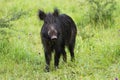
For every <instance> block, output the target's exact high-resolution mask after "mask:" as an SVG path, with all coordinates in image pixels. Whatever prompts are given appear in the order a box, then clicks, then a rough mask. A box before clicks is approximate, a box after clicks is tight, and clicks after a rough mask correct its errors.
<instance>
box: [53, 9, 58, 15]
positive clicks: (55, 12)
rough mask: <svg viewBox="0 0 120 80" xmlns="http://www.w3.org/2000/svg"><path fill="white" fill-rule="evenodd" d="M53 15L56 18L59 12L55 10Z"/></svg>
mask: <svg viewBox="0 0 120 80" xmlns="http://www.w3.org/2000/svg"><path fill="white" fill-rule="evenodd" d="M53 15H54V16H56V17H57V16H58V15H59V10H58V9H56V8H55V9H54V12H53Z"/></svg>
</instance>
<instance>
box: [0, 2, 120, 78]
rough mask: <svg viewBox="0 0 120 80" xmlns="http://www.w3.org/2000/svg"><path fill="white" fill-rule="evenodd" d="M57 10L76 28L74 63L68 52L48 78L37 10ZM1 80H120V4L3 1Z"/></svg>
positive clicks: (0, 52) (0, 56) (0, 55)
mask: <svg viewBox="0 0 120 80" xmlns="http://www.w3.org/2000/svg"><path fill="white" fill-rule="evenodd" d="M107 1H108V2H107ZM104 4H105V5H104ZM54 8H58V9H59V10H60V13H66V14H68V15H69V16H71V17H72V18H73V20H74V21H75V23H76V25H77V30H78V31H77V39H76V45H75V62H71V61H70V54H69V51H68V50H67V49H66V51H67V63H64V62H63V60H62V58H61V60H60V64H59V69H58V70H55V69H54V66H53V64H54V63H53V62H54V59H52V61H51V67H50V70H51V71H50V72H47V73H46V72H44V70H43V69H44V67H45V59H44V52H43V47H42V43H41V39H40V29H41V26H42V24H43V22H42V21H40V20H39V18H38V10H39V9H41V10H44V11H45V12H53V9H54ZM53 56H54V54H53ZM0 80H120V1H119V0H113V1H112V0H0Z"/></svg>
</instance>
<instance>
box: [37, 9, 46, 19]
mask: <svg viewBox="0 0 120 80" xmlns="http://www.w3.org/2000/svg"><path fill="white" fill-rule="evenodd" d="M38 16H39V18H40V19H41V20H44V18H45V17H46V14H45V13H44V12H43V11H42V10H39V13H38Z"/></svg>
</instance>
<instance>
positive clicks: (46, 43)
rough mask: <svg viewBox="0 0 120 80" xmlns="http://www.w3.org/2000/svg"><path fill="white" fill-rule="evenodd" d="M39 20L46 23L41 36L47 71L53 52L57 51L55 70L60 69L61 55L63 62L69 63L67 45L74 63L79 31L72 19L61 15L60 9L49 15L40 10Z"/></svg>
mask: <svg viewBox="0 0 120 80" xmlns="http://www.w3.org/2000/svg"><path fill="white" fill-rule="evenodd" d="M39 18H40V20H43V21H44V24H43V26H42V29H41V33H40V34H41V40H42V43H43V47H44V53H45V60H46V68H45V69H46V71H49V66H50V60H51V53H52V51H55V56H54V66H55V68H58V65H59V58H60V56H61V54H62V55H63V60H64V61H65V62H66V61H67V56H66V52H65V45H66V46H68V49H69V51H70V55H71V60H72V61H73V60H74V46H75V39H76V34H77V29H76V25H75V23H74V21H73V20H72V18H71V17H70V16H68V15H66V14H59V11H58V9H54V12H53V13H48V14H46V13H44V12H43V11H42V10H39Z"/></svg>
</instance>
